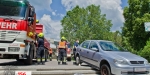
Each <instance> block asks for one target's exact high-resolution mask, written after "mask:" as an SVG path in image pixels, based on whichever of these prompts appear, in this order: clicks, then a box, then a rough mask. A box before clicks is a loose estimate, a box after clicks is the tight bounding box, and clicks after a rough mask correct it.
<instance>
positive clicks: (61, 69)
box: [0, 59, 99, 75]
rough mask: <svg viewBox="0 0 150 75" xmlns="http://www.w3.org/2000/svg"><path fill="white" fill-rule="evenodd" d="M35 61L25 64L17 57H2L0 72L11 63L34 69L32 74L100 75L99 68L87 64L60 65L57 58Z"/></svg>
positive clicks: (71, 63)
mask: <svg viewBox="0 0 150 75" xmlns="http://www.w3.org/2000/svg"><path fill="white" fill-rule="evenodd" d="M35 63H36V62H33V64H32V65H24V63H23V62H17V61H16V60H15V59H0V73H1V72H3V70H4V67H5V66H8V65H11V66H16V67H17V69H18V70H26V71H32V72H33V74H32V75H74V74H75V73H80V74H82V75H85V74H86V75H99V74H96V73H97V70H95V69H92V68H91V67H89V66H88V65H87V64H82V66H77V65H74V64H73V62H72V61H71V62H67V65H58V63H57V60H55V59H53V60H52V61H48V62H46V63H45V65H42V64H41V65H37V64H35ZM39 73H40V74H39ZM0 75H1V74H0Z"/></svg>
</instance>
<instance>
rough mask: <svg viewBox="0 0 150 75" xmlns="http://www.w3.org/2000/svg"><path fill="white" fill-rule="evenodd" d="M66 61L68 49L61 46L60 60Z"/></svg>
mask: <svg viewBox="0 0 150 75" xmlns="http://www.w3.org/2000/svg"><path fill="white" fill-rule="evenodd" d="M61 60H62V62H66V49H63V48H60V49H59V54H58V62H60V61H61Z"/></svg>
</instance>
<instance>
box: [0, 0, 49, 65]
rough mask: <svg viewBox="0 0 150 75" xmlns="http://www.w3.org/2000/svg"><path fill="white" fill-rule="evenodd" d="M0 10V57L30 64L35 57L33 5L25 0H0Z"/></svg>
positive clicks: (34, 16)
mask: <svg viewBox="0 0 150 75" xmlns="http://www.w3.org/2000/svg"><path fill="white" fill-rule="evenodd" d="M0 10H1V11H0V58H8V59H11V58H15V59H16V60H17V61H24V63H25V64H29V65H30V64H32V59H34V58H36V37H35V35H36V13H35V9H34V7H33V6H31V5H30V3H29V2H28V1H27V0H0ZM46 43H47V42H46ZM45 57H46V56H45Z"/></svg>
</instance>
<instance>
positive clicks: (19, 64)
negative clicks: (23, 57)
mask: <svg viewBox="0 0 150 75" xmlns="http://www.w3.org/2000/svg"><path fill="white" fill-rule="evenodd" d="M35 63H36V62H35V61H33V64H32V65H34V64H35ZM7 65H12V66H29V65H26V64H24V62H19V61H11V62H3V63H0V66H7Z"/></svg>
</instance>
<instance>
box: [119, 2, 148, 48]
mask: <svg viewBox="0 0 150 75" xmlns="http://www.w3.org/2000/svg"><path fill="white" fill-rule="evenodd" d="M149 3H150V1H149V0H128V4H129V6H128V7H125V8H124V13H123V15H124V18H125V23H124V27H123V29H122V35H123V44H124V46H126V48H130V49H133V50H137V51H138V50H141V49H142V48H143V47H144V46H145V44H146V41H147V40H148V38H149V37H150V35H149V34H148V33H147V32H145V28H144V23H145V22H150V14H149V12H150V10H149V9H150V8H149Z"/></svg>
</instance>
